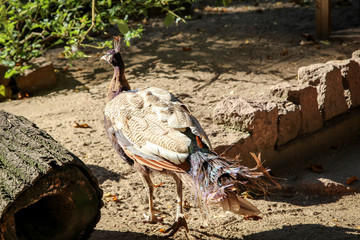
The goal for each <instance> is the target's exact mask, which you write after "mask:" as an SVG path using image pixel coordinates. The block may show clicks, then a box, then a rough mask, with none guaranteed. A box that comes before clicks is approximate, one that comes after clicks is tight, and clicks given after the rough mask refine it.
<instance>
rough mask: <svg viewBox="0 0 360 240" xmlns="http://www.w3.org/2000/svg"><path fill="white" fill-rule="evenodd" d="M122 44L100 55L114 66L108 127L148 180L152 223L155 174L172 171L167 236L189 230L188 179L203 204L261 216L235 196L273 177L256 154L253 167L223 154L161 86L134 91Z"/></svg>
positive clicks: (120, 149)
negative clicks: (173, 203)
mask: <svg viewBox="0 0 360 240" xmlns="http://www.w3.org/2000/svg"><path fill="white" fill-rule="evenodd" d="M120 45H121V38H120V37H114V48H113V49H111V50H110V51H108V52H107V53H106V54H105V55H104V56H103V57H102V58H101V59H102V60H105V61H106V62H108V63H109V64H111V65H112V66H113V68H114V75H113V77H112V79H111V82H110V85H109V87H108V93H107V104H106V106H105V110H104V115H105V116H104V126H105V130H106V133H107V135H108V137H109V139H110V141H111V143H112V145H113V147H114V149H115V150H116V152H117V153H118V154H119V155H120V157H121V158H122V159H123V160H125V161H126V162H127V163H128V164H130V165H131V166H133V168H135V169H136V170H137V172H138V173H139V174H140V176H141V179H142V180H143V183H144V185H145V187H146V190H147V193H148V203H149V215H145V216H146V220H147V222H149V223H156V222H158V221H160V220H161V219H159V218H157V217H156V215H155V209H154V206H153V192H154V185H153V183H152V180H151V173H153V172H160V173H163V174H166V175H170V176H172V177H173V178H174V180H175V183H176V192H177V203H178V204H177V208H176V221H175V223H174V224H173V225H172V226H170V227H169V228H168V229H167V230H165V234H166V236H168V237H169V236H172V235H174V234H175V233H176V232H177V231H178V230H179V229H180V228H181V227H184V228H185V229H186V231H187V232H188V231H189V229H188V226H187V222H186V219H185V217H184V213H183V196H182V189H183V183H184V184H186V185H188V186H189V187H190V188H191V189H192V190H193V192H194V194H195V196H196V198H197V199H199V200H200V201H199V202H200V203H201V205H203V206H209V205H210V204H218V205H220V206H221V207H222V208H223V210H224V211H231V212H233V213H235V214H243V215H257V214H259V213H260V211H259V210H258V209H257V208H256V207H255V206H254V205H253V204H251V203H250V202H249V201H247V200H245V199H243V198H241V197H238V195H237V194H236V193H237V192H241V191H244V190H247V189H250V190H251V189H253V190H254V189H261V188H262V186H263V183H264V180H263V179H264V178H262V177H263V176H266V177H267V179H270V180H272V178H271V177H270V175H269V173H268V171H267V170H266V169H264V168H263V166H262V165H261V162H260V159H259V157H257V156H255V154H253V157H254V159H255V160H256V162H257V166H256V167H255V168H251V169H250V168H247V167H245V166H241V165H239V164H238V163H234V162H232V161H229V160H226V159H224V158H221V157H220V156H218V155H217V154H216V153H215V152H214V151H212V150H211V149H212V148H211V144H210V141H209V138H208V136H207V135H206V133H205V131H204V130H203V128H202V127H201V125H200V123H199V122H198V120H197V119H196V118H195V117H194V116H193V115H192V114H191V112H190V111H189V109H188V108H187V107H186V106H185V105H184V104H183V103H182V102H181V101H180V100H179V99H177V98H176V97H175V96H174V95H173V94H171V93H170V92H168V91H166V90H163V89H160V88H156V87H149V88H145V89H139V90H131V88H130V85H129V83H128V81H127V79H126V77H125V67H124V62H123V59H122V56H121V53H120ZM272 181H273V180H272ZM275 184H276V182H275Z"/></svg>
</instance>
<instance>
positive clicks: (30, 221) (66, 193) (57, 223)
mask: <svg viewBox="0 0 360 240" xmlns="http://www.w3.org/2000/svg"><path fill="white" fill-rule="evenodd" d="M101 199H102V191H101V189H100V188H99V185H98V182H97V180H96V178H95V177H94V176H93V175H92V174H91V172H90V170H89V169H88V168H87V167H86V166H85V164H84V163H83V162H82V161H81V160H80V159H79V158H78V157H76V156H75V155H74V154H72V153H71V152H69V151H68V150H67V149H65V148H64V147H63V146H61V145H60V144H59V143H58V142H57V141H55V140H54V139H53V138H52V137H51V136H50V135H49V134H47V133H46V132H45V131H43V130H41V129H39V128H38V127H37V126H36V125H35V124H33V123H31V122H30V121H29V120H27V119H26V118H24V117H18V116H14V115H12V114H10V113H7V112H4V111H0V239H3V240H7V239H11V240H17V239H36V240H42V239H44V240H45V239H59V240H60V239H86V238H88V237H89V235H90V233H91V232H92V230H93V228H94V227H95V225H96V223H97V222H98V221H99V219H100V208H101V207H102V204H103V202H102V200H101Z"/></svg>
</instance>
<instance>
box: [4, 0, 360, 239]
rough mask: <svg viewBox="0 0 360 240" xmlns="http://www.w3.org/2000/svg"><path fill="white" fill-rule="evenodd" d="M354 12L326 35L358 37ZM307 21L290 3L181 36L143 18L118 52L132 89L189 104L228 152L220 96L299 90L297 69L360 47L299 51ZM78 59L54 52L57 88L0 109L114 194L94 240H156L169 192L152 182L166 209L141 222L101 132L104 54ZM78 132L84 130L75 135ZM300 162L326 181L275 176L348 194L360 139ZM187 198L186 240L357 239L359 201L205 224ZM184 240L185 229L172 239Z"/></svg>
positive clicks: (170, 211)
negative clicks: (218, 121) (34, 128)
mask: <svg viewBox="0 0 360 240" xmlns="http://www.w3.org/2000/svg"><path fill="white" fill-rule="evenodd" d="M353 2H356V1H353ZM357 7H358V6H357V3H353V5H350V6H341V7H338V6H336V7H334V8H333V18H332V19H333V30H334V31H339V30H345V29H349V28H355V27H357V26H358V18H357V17H358V16H357V14H358V12H357ZM314 21H315V7H314V6H312V5H310V7H306V6H297V5H294V4H292V3H287V2H284V3H280V2H260V4H258V5H256V6H255V5H254V4H251V3H246V2H245V3H244V2H243V3H240V4H234V5H232V6H229V7H227V8H222V9H216V8H205V9H203V10H200V11H197V12H196V13H195V14H194V20H191V21H188V22H187V24H180V25H179V26H178V27H175V26H173V27H170V28H165V27H164V26H163V24H162V23H161V21H157V20H150V21H148V23H147V25H146V32H145V34H144V37H143V38H142V39H140V40H135V41H134V42H133V44H132V46H131V47H129V48H124V50H123V58H124V61H125V64H126V74H127V78H128V79H129V82H130V84H131V86H132V88H134V89H136V88H140V87H148V86H156V87H160V88H164V89H167V90H169V91H171V92H172V93H174V94H175V95H176V96H177V97H179V98H180V99H181V100H182V101H184V102H185V103H186V104H187V105H188V106H189V108H190V109H191V110H192V112H193V114H194V115H195V116H196V117H197V118H198V119H199V121H200V122H201V124H202V126H203V128H204V129H205V130H206V132H207V133H208V135H209V137H210V140H211V141H212V144H213V145H214V146H217V145H219V144H225V143H231V142H233V141H234V140H236V135H237V133H235V132H232V131H230V130H227V129H224V128H223V127H221V126H216V125H214V124H213V123H212V112H213V108H214V107H215V106H216V104H217V103H218V102H219V101H220V100H221V99H222V98H224V97H226V96H230V95H240V96H243V97H245V98H246V97H251V96H253V95H256V94H258V93H261V92H266V91H268V90H269V88H270V87H271V86H273V85H275V84H277V83H281V82H290V83H296V81H297V79H296V76H297V69H298V68H299V67H301V66H305V65H309V64H313V63H318V62H326V61H329V60H335V59H346V58H350V57H351V53H352V52H353V51H355V50H358V49H360V38H358V40H357V39H356V38H354V37H348V38H343V39H340V40H339V39H338V40H331V41H330V42H322V43H320V42H318V43H316V44H310V45H301V44H299V43H300V41H302V40H305V38H303V37H302V36H301V34H303V33H309V34H311V35H313V36H314V35H315V22H314ZM358 36H359V35H358ZM190 48H191V50H190ZM85 50H86V51H87V54H88V55H89V57H88V58H85V59H81V60H76V61H73V62H72V64H71V65H70V64H69V63H68V62H67V61H66V60H65V59H63V58H62V56H61V54H60V53H61V49H55V50H51V51H50V52H49V53H47V54H46V57H47V58H48V59H50V60H52V61H53V63H54V66H55V68H56V72H57V76H58V80H59V81H58V84H57V87H56V89H54V90H52V91H47V92H43V93H41V94H38V95H36V96H32V97H30V98H28V99H25V100H16V101H11V102H3V103H0V108H1V109H4V110H6V111H8V112H11V113H13V114H16V115H23V116H25V117H27V118H28V119H29V120H31V121H33V122H35V123H36V124H37V125H38V126H39V127H40V128H42V129H44V130H46V131H47V132H48V133H49V134H51V135H52V136H53V137H54V138H55V139H56V140H58V141H59V142H60V143H61V144H63V145H64V146H65V147H66V148H68V149H69V150H70V151H72V152H73V153H75V154H76V155H77V156H79V157H80V158H81V159H82V160H83V161H84V162H85V163H86V164H87V166H88V167H89V168H90V169H91V170H92V172H93V174H94V175H95V176H96V177H97V179H98V181H99V184H100V186H101V188H102V189H103V190H104V194H112V195H116V197H117V201H113V200H112V198H104V203H105V205H104V207H103V208H102V210H101V212H102V217H101V220H100V222H99V223H98V225H97V226H96V229H95V231H94V232H93V234H92V236H91V238H90V239H92V240H96V239H106V240H110V239H157V238H158V236H161V235H162V233H161V232H160V230H161V229H166V228H167V227H169V226H170V224H172V222H173V221H174V218H175V206H176V193H175V184H174V182H173V180H172V179H170V178H166V177H163V176H154V184H160V183H163V185H161V186H160V187H157V188H156V191H155V207H156V208H157V209H158V210H160V211H162V212H161V213H159V215H160V216H163V217H164V222H163V223H158V224H145V223H144V222H143V221H144V217H143V213H147V211H148V207H147V199H146V193H145V189H144V187H143V184H142V182H141V179H140V177H139V176H138V175H137V173H136V172H135V171H134V170H133V169H132V168H131V167H130V166H128V165H127V164H126V163H125V162H123V161H122V160H121V159H120V158H119V157H118V156H117V155H116V153H115V151H114V150H113V149H112V146H111V144H110V142H109V140H108V139H107V137H106V135H105V131H104V129H103V109H104V106H105V93H106V87H107V85H108V82H109V80H110V79H111V76H112V73H113V71H112V68H111V66H109V65H107V64H106V63H105V62H103V61H100V60H99V59H100V57H101V55H102V53H103V52H104V51H94V50H91V49H85ZM184 50H188V51H184ZM74 122H77V123H79V124H84V123H86V124H88V125H89V126H90V127H91V128H74V127H73V126H74ZM305 160H306V161H305ZM289 161H291V160H290V159H289ZM304 162H309V163H311V162H312V163H317V164H321V165H322V166H323V168H324V172H323V173H321V174H319V173H314V172H311V171H310V170H308V169H307V165H306V164H305V163H304V164H300V165H298V167H297V168H291V169H289V168H287V166H284V169H282V170H280V169H273V170H274V172H275V173H276V176H277V177H281V178H283V180H280V181H282V182H284V181H285V182H286V181H287V183H290V185H291V183H292V182H295V181H297V180H299V179H307V178H312V179H315V181H316V179H319V178H327V179H331V180H332V181H335V182H339V183H342V184H344V182H345V180H346V177H350V176H353V175H357V176H359V177H360V136H357V137H355V138H354V139H350V140H349V141H348V142H347V143H344V144H341V145H339V146H338V147H337V148H333V149H330V148H329V150H328V151H326V152H324V153H321V154H318V155H317V156H315V157H314V158H313V159H304ZM297 182H298V181H297ZM354 184H356V183H354ZM185 200H186V201H188V202H189V204H190V207H189V208H187V209H186V210H185V212H186V215H187V217H188V218H187V222H188V225H189V228H190V232H189V233H188V237H189V238H190V239H269V240H270V239H360V213H359V209H360V194H359V193H353V194H347V195H343V194H338V195H333V196H321V195H307V194H305V193H302V192H296V191H295V192H290V194H289V192H286V191H285V192H274V193H273V194H271V195H269V196H268V197H259V198H257V199H255V200H250V201H252V203H253V204H255V205H256V206H257V207H258V208H259V209H260V210H261V211H262V214H261V216H262V219H260V220H257V221H255V220H244V219H243V217H242V216H235V215H232V214H226V213H223V212H222V211H220V210H217V209H214V211H213V215H212V217H210V219H209V220H210V221H209V225H208V226H204V224H203V220H202V217H201V213H200V210H199V208H198V207H196V204H195V201H194V199H193V196H192V194H191V192H190V191H189V189H186V191H185ZM185 238H186V234H185V231H184V230H181V231H180V232H179V233H178V234H177V235H176V236H175V237H174V239H185Z"/></svg>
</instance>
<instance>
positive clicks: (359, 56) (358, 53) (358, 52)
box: [352, 50, 360, 62]
mask: <svg viewBox="0 0 360 240" xmlns="http://www.w3.org/2000/svg"><path fill="white" fill-rule="evenodd" d="M352 59H353V60H355V61H357V62H359V61H360V50H356V51H355V52H353V54H352Z"/></svg>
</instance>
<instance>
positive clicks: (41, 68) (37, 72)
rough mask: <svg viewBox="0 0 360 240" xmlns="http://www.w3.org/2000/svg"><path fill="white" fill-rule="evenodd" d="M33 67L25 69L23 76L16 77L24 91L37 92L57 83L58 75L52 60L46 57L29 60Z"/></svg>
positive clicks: (17, 82) (19, 86) (18, 84)
mask: <svg viewBox="0 0 360 240" xmlns="http://www.w3.org/2000/svg"><path fill="white" fill-rule="evenodd" d="M29 64H31V65H32V68H30V69H27V70H25V73H24V75H23V76H21V77H19V78H17V79H16V84H17V86H18V88H19V90H20V92H23V93H35V92H38V91H41V90H46V89H50V88H52V87H54V86H55V84H56V75H55V72H54V67H53V64H52V62H50V61H47V60H46V59H45V58H44V57H39V58H36V59H33V60H31V61H30V62H29Z"/></svg>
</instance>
